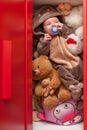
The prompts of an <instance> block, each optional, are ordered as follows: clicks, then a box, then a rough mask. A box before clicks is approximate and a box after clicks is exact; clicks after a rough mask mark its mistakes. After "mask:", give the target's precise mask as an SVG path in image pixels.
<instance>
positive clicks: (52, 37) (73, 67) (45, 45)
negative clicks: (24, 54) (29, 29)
mask: <svg viewBox="0 0 87 130" xmlns="http://www.w3.org/2000/svg"><path fill="white" fill-rule="evenodd" d="M36 16H37V17H36ZM33 21H34V22H33V30H34V33H35V35H40V34H41V35H42V36H41V37H40V41H39V43H38V45H37V50H38V52H39V54H40V55H41V54H44V55H48V56H49V59H50V60H51V62H52V64H53V66H54V68H55V69H56V70H58V74H59V77H60V79H61V81H62V82H63V84H64V85H65V86H66V87H67V88H68V89H69V90H70V91H71V95H72V98H73V99H74V100H79V99H80V97H81V95H82V88H83V83H82V82H81V81H82V61H81V59H80V57H79V56H78V55H77V54H78V53H77V54H72V52H71V51H70V50H71V49H70V50H69V48H68V44H73V45H74V47H75V46H76V45H77V44H78V42H76V41H75V40H74V39H72V38H69V39H66V37H67V36H68V34H70V33H71V29H70V28H68V27H67V26H66V25H64V24H63V17H62V14H60V13H59V12H58V11H56V10H55V9H54V8H53V7H50V6H44V7H42V8H40V9H39V10H38V11H37V12H36V14H35V16H34V20H33ZM35 21H36V22H35ZM39 27H41V28H42V30H41V29H40V31H37V30H38V28H39Z"/></svg>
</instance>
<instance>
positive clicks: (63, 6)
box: [56, 2, 72, 16]
mask: <svg viewBox="0 0 87 130" xmlns="http://www.w3.org/2000/svg"><path fill="white" fill-rule="evenodd" d="M56 9H57V10H58V11H59V12H61V13H62V14H63V15H65V16H66V15H68V14H69V13H70V12H71V10H72V5H71V4H70V3H68V2H65V3H59V4H58V6H57V8H56Z"/></svg>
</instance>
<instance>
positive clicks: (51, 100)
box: [44, 96, 58, 109]
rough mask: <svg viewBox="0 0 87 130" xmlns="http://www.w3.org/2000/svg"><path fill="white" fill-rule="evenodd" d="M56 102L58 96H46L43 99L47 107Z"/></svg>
mask: <svg viewBox="0 0 87 130" xmlns="http://www.w3.org/2000/svg"><path fill="white" fill-rule="evenodd" d="M57 104H58V98H57V97H56V96H48V97H47V98H45V99H44V105H45V106H46V107H47V108H48V109H52V108H53V107H55V106H56V105H57Z"/></svg>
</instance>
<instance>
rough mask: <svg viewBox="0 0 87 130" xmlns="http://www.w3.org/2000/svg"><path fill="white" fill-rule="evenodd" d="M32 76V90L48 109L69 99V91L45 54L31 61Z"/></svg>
mask: <svg viewBox="0 0 87 130" xmlns="http://www.w3.org/2000/svg"><path fill="white" fill-rule="evenodd" d="M32 76H33V81H34V82H36V84H35V86H34V92H35V95H36V96H37V97H40V99H41V101H44V104H45V106H46V107H47V108H48V109H52V108H53V107H55V106H56V105H57V104H58V102H59V101H67V100H69V99H71V93H70V91H69V90H67V89H66V88H65V86H64V85H63V84H62V83H61V81H60V79H59V77H58V72H57V71H56V70H55V69H54V68H53V66H52V64H51V62H50V60H49V59H48V57H47V56H45V55H40V56H39V57H38V58H36V59H34V60H33V61H32Z"/></svg>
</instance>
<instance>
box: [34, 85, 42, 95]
mask: <svg viewBox="0 0 87 130" xmlns="http://www.w3.org/2000/svg"><path fill="white" fill-rule="evenodd" d="M43 92H44V88H43V87H42V86H41V85H40V84H39V83H38V84H37V85H36V87H35V94H36V95H37V96H39V97H41V96H43Z"/></svg>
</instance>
